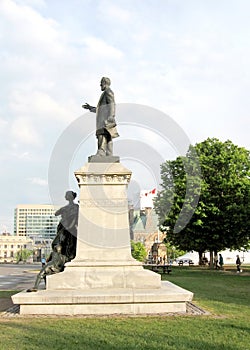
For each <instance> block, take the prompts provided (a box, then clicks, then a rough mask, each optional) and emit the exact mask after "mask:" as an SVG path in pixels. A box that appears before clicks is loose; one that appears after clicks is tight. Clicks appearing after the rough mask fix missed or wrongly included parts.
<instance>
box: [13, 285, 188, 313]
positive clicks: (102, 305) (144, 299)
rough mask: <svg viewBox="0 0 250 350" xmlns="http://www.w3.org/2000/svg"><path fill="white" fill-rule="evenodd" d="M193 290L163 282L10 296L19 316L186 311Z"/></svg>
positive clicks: (41, 291)
mask: <svg viewBox="0 0 250 350" xmlns="http://www.w3.org/2000/svg"><path fill="white" fill-rule="evenodd" d="M192 298H193V293H191V292H189V291H187V290H185V289H183V288H180V287H178V286H176V285H174V284H173V283H171V282H167V281H164V282H162V286H161V288H159V289H132V288H131V289H129V288H126V289H123V288H118V289H91V290H40V291H38V292H34V293H27V292H20V293H18V294H15V295H13V296H12V301H13V303H14V304H19V305H20V314H22V315H32V314H33V315H116V314H123V315H143V314H157V313H161V314H162V313H169V312H171V313H180V312H182V313H185V312H186V302H187V301H191V300H192Z"/></svg>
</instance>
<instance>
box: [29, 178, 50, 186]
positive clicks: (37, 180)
mask: <svg viewBox="0 0 250 350" xmlns="http://www.w3.org/2000/svg"><path fill="white" fill-rule="evenodd" d="M28 180H29V181H30V182H31V183H32V184H34V185H38V186H42V187H45V186H47V185H48V181H47V180H44V179H41V178H40V177H30V178H28Z"/></svg>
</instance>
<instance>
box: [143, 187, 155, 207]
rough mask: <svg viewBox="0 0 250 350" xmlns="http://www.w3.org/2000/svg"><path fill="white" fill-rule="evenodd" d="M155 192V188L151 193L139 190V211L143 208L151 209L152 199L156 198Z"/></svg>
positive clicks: (152, 205)
mask: <svg viewBox="0 0 250 350" xmlns="http://www.w3.org/2000/svg"><path fill="white" fill-rule="evenodd" d="M156 195H157V191H156V188H153V189H152V190H151V191H149V190H141V194H140V199H141V204H140V208H141V210H143V209H145V208H153V207H154V204H153V198H154V197H156Z"/></svg>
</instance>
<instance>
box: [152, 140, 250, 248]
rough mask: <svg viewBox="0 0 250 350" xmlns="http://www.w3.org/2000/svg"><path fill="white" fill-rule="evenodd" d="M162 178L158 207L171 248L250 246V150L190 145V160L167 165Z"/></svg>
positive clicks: (214, 143)
mask: <svg viewBox="0 0 250 350" xmlns="http://www.w3.org/2000/svg"><path fill="white" fill-rule="evenodd" d="M195 155H197V156H198V159H199V165H200V170H201V175H202V176H200V173H199V167H198V166H197V162H196V161H195ZM161 176H162V187H163V190H162V192H161V193H159V195H158V197H157V198H156V200H155V208H156V212H157V214H158V215H159V218H160V222H161V223H162V227H161V228H162V230H163V231H164V230H166V228H167V239H168V241H169V242H170V243H171V244H173V245H175V246H178V247H179V248H180V249H183V250H196V251H198V252H200V253H201V252H204V251H206V250H209V251H219V250H223V249H225V248H229V249H240V248H242V247H246V246H247V245H248V243H249V226H250V225H249V224H250V159H249V151H248V150H246V149H244V148H241V147H238V146H236V145H234V144H233V143H232V142H231V141H226V142H224V143H223V142H220V141H219V140H217V139H207V140H206V141H204V142H201V143H198V144H196V145H195V147H193V146H190V148H189V151H188V152H187V155H186V157H178V158H177V159H176V160H173V161H166V162H165V163H164V164H162V167H161ZM199 192H200V195H199ZM198 196H199V200H198V202H197V201H196V199H197V197H198ZM191 214H192V215H191Z"/></svg>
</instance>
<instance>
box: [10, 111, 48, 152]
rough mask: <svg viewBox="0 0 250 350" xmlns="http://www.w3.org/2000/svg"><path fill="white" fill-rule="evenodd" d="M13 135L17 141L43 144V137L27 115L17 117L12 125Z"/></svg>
mask: <svg viewBox="0 0 250 350" xmlns="http://www.w3.org/2000/svg"><path fill="white" fill-rule="evenodd" d="M11 136H12V137H13V138H14V139H15V140H16V142H21V143H24V144H29V145H36V146H37V145H41V138H40V136H39V134H38V131H37V130H36V129H35V127H34V125H33V123H32V122H31V121H30V120H29V119H28V118H25V117H19V118H16V119H15V120H14V121H13V123H12V126H11Z"/></svg>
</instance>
